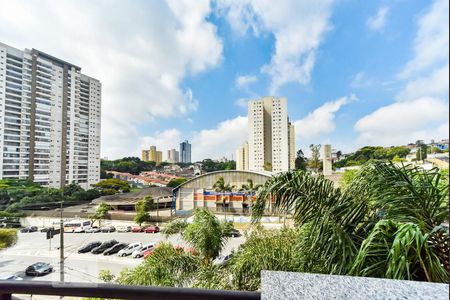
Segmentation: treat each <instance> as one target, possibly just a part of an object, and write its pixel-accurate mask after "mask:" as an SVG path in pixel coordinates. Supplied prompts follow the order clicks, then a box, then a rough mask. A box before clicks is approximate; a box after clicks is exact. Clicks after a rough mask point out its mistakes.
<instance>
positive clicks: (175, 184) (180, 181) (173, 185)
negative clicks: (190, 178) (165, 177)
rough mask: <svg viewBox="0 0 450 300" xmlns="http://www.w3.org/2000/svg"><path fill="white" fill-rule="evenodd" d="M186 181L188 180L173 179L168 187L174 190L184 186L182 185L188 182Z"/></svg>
mask: <svg viewBox="0 0 450 300" xmlns="http://www.w3.org/2000/svg"><path fill="white" fill-rule="evenodd" d="M186 181H187V179H186V178H175V179H171V180H170V181H169V183H167V186H168V187H172V188H174V187H177V186H179V185H180V184H182V183H184V182H186Z"/></svg>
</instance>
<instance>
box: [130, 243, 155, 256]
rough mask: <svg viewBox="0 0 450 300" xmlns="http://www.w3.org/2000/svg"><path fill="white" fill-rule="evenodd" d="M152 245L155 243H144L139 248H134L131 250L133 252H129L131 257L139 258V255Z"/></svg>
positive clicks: (142, 254)
mask: <svg viewBox="0 0 450 300" xmlns="http://www.w3.org/2000/svg"><path fill="white" fill-rule="evenodd" d="M153 247H155V244H153V243H152V244H146V245H143V246H142V248H141V249H136V250H134V251H133V253H132V254H131V257H132V258H139V257H143V256H144V253H145V252H146V251H148V250H150V249H152V248H153Z"/></svg>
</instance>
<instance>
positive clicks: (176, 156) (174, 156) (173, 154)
mask: <svg viewBox="0 0 450 300" xmlns="http://www.w3.org/2000/svg"><path fill="white" fill-rule="evenodd" d="M167 162H169V163H172V164H173V163H177V162H180V152H178V151H177V150H175V149H170V150H167Z"/></svg>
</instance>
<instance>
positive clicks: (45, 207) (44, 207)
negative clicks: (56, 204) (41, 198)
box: [39, 206, 51, 210]
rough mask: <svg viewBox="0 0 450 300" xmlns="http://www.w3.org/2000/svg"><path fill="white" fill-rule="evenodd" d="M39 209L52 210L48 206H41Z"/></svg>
mask: <svg viewBox="0 0 450 300" xmlns="http://www.w3.org/2000/svg"><path fill="white" fill-rule="evenodd" d="M39 209H40V210H50V209H51V208H50V207H48V206H41V207H40V208H39Z"/></svg>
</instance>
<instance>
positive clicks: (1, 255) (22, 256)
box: [0, 231, 244, 283]
mask: <svg viewBox="0 0 450 300" xmlns="http://www.w3.org/2000/svg"><path fill="white" fill-rule="evenodd" d="M59 238H60V237H59V235H56V236H55V237H54V238H53V239H52V240H51V242H50V240H47V239H46V234H45V233H41V232H39V231H38V232H32V233H19V239H18V242H17V244H16V245H15V246H13V247H11V248H9V249H7V250H4V251H1V252H0V277H3V276H6V275H13V274H15V275H18V276H20V277H22V278H23V279H24V280H47V281H59V280H60V268H59V250H58V247H59ZM111 239H115V240H117V241H118V242H125V243H134V242H141V243H142V244H148V243H158V242H160V241H169V242H171V243H172V244H174V245H179V246H182V247H187V246H188V245H187V244H186V243H185V242H184V241H183V239H182V238H181V237H180V236H179V235H177V236H170V237H168V238H166V237H165V236H164V235H163V234H161V233H153V234H152V233H143V232H140V233H133V232H126V233H120V232H112V233H66V234H64V249H65V253H64V256H65V265H64V280H65V281H73V282H75V281H77V282H94V283H96V282H100V279H99V278H98V274H99V271H100V270H110V271H111V272H112V273H113V274H119V272H120V271H121V270H122V269H123V268H133V267H135V266H136V265H138V264H139V263H141V262H142V261H143V259H142V258H131V257H129V256H128V257H118V256H117V255H116V254H114V255H111V256H104V255H102V254H98V255H94V254H92V253H85V254H78V253H77V252H78V249H79V248H80V247H81V246H83V245H86V244H88V243H90V242H93V241H100V242H104V241H107V240H111ZM243 242H244V237H237V238H230V239H229V241H228V243H227V244H226V246H225V248H224V250H223V252H222V254H224V255H225V254H229V253H230V252H231V251H232V250H233V249H237V248H238V247H239V245H240V244H242V243H243ZM50 243H51V245H50ZM40 261H42V262H47V263H50V264H51V265H52V266H53V267H54V272H53V273H52V274H49V275H45V276H42V277H36V278H35V277H28V276H25V274H24V271H25V269H26V267H28V266H29V265H31V264H33V263H35V262H40Z"/></svg>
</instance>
